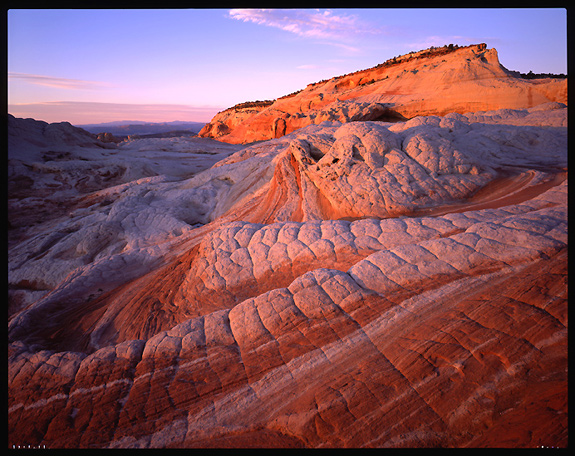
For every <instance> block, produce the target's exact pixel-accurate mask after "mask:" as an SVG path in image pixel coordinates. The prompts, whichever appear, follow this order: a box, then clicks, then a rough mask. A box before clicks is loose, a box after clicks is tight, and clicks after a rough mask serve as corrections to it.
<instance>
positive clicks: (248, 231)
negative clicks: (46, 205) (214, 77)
mask: <svg viewBox="0 0 575 456" xmlns="http://www.w3.org/2000/svg"><path fill="white" fill-rule="evenodd" d="M470 51H471V52H473V49H471V50H470ZM446 56H448V55H446ZM488 57H489V56H486V57H485V58H486V59H488ZM430 61H431V60H430ZM365 103H366V104H365V105H354V107H353V109H349V110H347V111H346V109H347V108H346V105H345V104H344V103H342V104H338V106H339V107H338V108H337V109H339V110H340V111H337V110H336V111H334V112H344V111H345V112H346V114H345V115H347V116H350V118H351V117H353V116H355V114H354V113H355V112H356V111H354V109H358V111H357V112H364V111H362V110H363V109H364V108H365V109H366V110H369V109H370V108H369V106H371V105H370V104H369V103H372V102H365ZM374 103H375V102H374ZM361 106H363V107H361ZM266 109H269V107H268V108H266ZM261 112H262V113H263V112H264V111H261ZM324 112H326V113H327V112H328V111H324ZM366 112H367V111H366ZM326 115H327V114H326ZM337 115H339V114H337ZM337 115H335V117H337ZM362 115H363V114H362ZM335 117H334V118H326V119H324V120H322V123H321V124H311V125H307V126H305V127H304V128H300V129H298V130H297V131H294V132H291V133H289V132H287V133H286V134H285V135H283V136H281V137H279V138H277V139H273V140H269V141H266V142H262V143H257V144H254V145H252V146H250V147H245V148H244V147H240V146H235V145H230V144H223V143H219V142H216V141H213V140H208V139H202V138H186V139H185V141H184V140H183V139H180V140H178V139H177V138H172V139H170V140H167V139H165V140H138V141H132V142H127V143H121V144H120V145H118V146H116V147H115V148H110V149H101V148H100V149H101V150H102V151H104V152H106V153H107V154H108V153H109V154H110V155H104V154H103V153H101V152H98V153H96V149H93V148H91V147H90V148H88V147H75V148H72V149H70V150H66V151H67V152H69V153H70V155H68V156H64V157H62V159H60V160H54V159H51V160H48V161H45V162H42V158H41V157H42V156H43V155H42V154H45V153H46V151H45V149H43V148H42V147H39V146H34V147H28V146H27V148H25V152H26V154H27V155H26V154H24V153H23V152H22V153H21V154H20V155H19V158H18V154H16V155H11V159H10V161H9V166H10V170H11V173H10V174H9V179H12V181H14V179H17V176H18V175H22V176H25V178H26V179H29V180H30V181H31V182H32V184H31V185H30V191H32V190H33V189H36V188H40V187H42V186H47V183H48V180H46V179H48V178H47V177H46V175H47V174H49V173H47V172H46V171H45V168H43V167H42V166H43V165H46V164H50V165H51V166H52V167H53V168H51V169H52V170H53V171H51V172H52V174H55V175H56V176H62V177H59V178H58V179H55V181H56V182H60V183H61V184H62V185H64V184H65V185H64V187H62V188H60V189H59V191H61V192H63V193H61V194H60V195H61V199H59V200H58V202H59V204H60V205H64V206H65V208H66V212H65V213H60V214H53V215H52V216H51V217H50V218H49V219H47V220H38V221H37V224H36V225H30V224H26V223H25V220H24V219H23V218H22V214H23V213H24V212H25V209H26V208H27V209H26V210H29V211H30V210H31V209H30V207H32V208H33V207H38V201H37V200H41V199H42V198H36V200H35V199H34V198H32V195H28V194H20V193H18V192H17V191H16V190H14V191H13V193H12V194H9V198H10V200H9V202H10V206H9V209H10V210H11V211H12V215H11V217H12V220H13V224H17V223H20V225H19V228H18V229H17V232H16V233H14V230H16V228H12V229H11V231H10V232H11V233H12V234H11V236H12V237H11V239H12V241H11V243H10V245H9V264H8V266H9V283H10V288H11V289H10V298H11V302H10V304H9V324H8V336H9V350H8V386H9V393H8V425H9V446H11V447H12V446H14V447H18V446H23V445H30V446H40V447H42V446H46V447H47V448H172V447H173V448H193V447H203V448H206V447H539V446H555V447H562V446H567V444H568V434H567V415H568V408H567V368H568V365H567V364H568V363H567V332H568V329H567V328H568V315H567V244H568V239H567V232H568V229H567V228H568V223H567V209H568V205H567V189H568V180H567V128H566V122H567V120H566V119H567V108H566V106H565V105H562V104H559V103H551V104H546V105H543V106H538V107H535V108H530V109H521V110H510V109H502V110H495V111H482V112H474V113H471V112H469V113H465V114H460V113H459V114H458V113H451V114H448V115H445V116H444V117H437V116H425V117H416V118H414V119H411V120H409V121H400V122H385V121H377V120H372V121H361V120H357V119H356V121H354V122H350V123H342V122H340V121H339V120H337V119H335ZM348 120H349V119H348ZM285 125H286V131H287V130H288V122H286V124H285ZM276 127H277V129H279V130H278V131H280V132H281V131H282V130H283V124H282V123H281V122H278V123H277V125H276ZM19 144H22V143H19ZM46 147H48V146H46ZM109 147H113V146H109ZM162 148H163V149H165V150H161V149H162ZM16 150H17V149H14V151H16ZM22 150H24V149H22ZM27 157H32V159H28V158H27ZM80 157H81V158H83V160H82V159H80ZM138 157H139V158H138ZM200 158H202V159H203V160H204V161H202V162H199V161H198V160H200ZM41 162H42V163H43V164H42V163H41ZM82 162H84V165H82ZM118 162H121V163H123V164H124V166H126V167H127V170H126V171H124V172H123V173H122V174H121V175H118V176H117V177H115V178H114V179H111V180H109V181H104V180H102V181H98V186H97V187H96V188H95V189H93V190H84V191H83V192H81V191H79V190H78V189H77V185H76V184H77V182H80V181H81V179H83V178H84V177H85V174H86V171H85V170H86V169H100V170H101V171H100V172H103V170H105V169H106V167H110V166H112V165H115V164H117V163H118ZM144 164H145V165H146V166H148V168H146V166H144ZM75 166H80V168H77V173H76V174H74V173H73V172H72V171H70V170H72V169H75V168H74V167H75ZM81 166H85V167H81ZM206 168H208V169H206ZM64 169H67V170H68V171H67V174H58V173H62V172H63V171H62V170H64ZM17 170H19V171H18V173H17V172H16V171H17ZM56 170H57V171H56ZM19 173H20V174H19ZM24 173H26V174H24ZM64 176H65V177H64ZM80 176H82V177H80ZM20 179H24V178H20ZM66 186H69V187H70V188H68V187H66ZM15 187H17V186H16V185H15ZM74 188H75V189H76V190H73V189H74ZM66 192H68V193H66ZM62 195H69V196H70V199H69V201H68V202H67V203H66V200H65V198H64V196H62ZM52 197H53V196H52ZM46 198H48V199H49V197H48V196H46ZM15 208H20V209H19V210H20V212H18V211H16V210H15ZM10 232H9V234H10ZM16 234H17V235H16Z"/></svg>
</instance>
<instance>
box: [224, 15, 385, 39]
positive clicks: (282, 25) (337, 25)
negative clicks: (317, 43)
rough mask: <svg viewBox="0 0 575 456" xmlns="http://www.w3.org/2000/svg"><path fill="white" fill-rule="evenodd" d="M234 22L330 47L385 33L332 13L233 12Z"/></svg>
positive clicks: (354, 19)
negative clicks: (329, 45)
mask: <svg viewBox="0 0 575 456" xmlns="http://www.w3.org/2000/svg"><path fill="white" fill-rule="evenodd" d="M229 17H230V18H232V19H236V20H240V21H244V22H253V23H255V24H259V25H265V26H267V27H275V28H279V29H281V30H285V31H286V32H290V33H293V34H295V35H298V36H301V37H305V38H315V39H321V40H328V44H335V43H339V44H340V45H341V43H340V42H341V41H347V40H349V39H351V38H354V37H358V36H361V35H366V34H379V33H382V32H383V30H382V28H381V27H376V26H374V25H372V24H369V23H366V22H365V21H363V20H360V19H359V18H358V17H357V16H356V15H353V14H338V13H334V12H333V11H331V10H317V9H315V10H311V9H310V10H307V9H306V10H301V9H299V10H298V9H289V10H284V9H232V10H230V11H229Z"/></svg>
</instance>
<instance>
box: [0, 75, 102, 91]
mask: <svg viewBox="0 0 575 456" xmlns="http://www.w3.org/2000/svg"><path fill="white" fill-rule="evenodd" d="M8 79H19V80H22V81H24V82H27V83H29V84H35V85H41V86H45V87H54V88H57V89H69V90H97V89H101V88H108V87H112V85H111V84H108V83H105V82H97V81H85V80H82V79H68V78H59V77H53V76H43V75H39V74H27V73H8Z"/></svg>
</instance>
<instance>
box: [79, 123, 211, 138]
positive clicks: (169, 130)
mask: <svg viewBox="0 0 575 456" xmlns="http://www.w3.org/2000/svg"><path fill="white" fill-rule="evenodd" d="M205 124H206V123H205V122H184V121H179V120H175V121H173V122H159V123H154V122H142V121H138V120H120V121H115V122H105V123H99V124H84V125H76V126H77V127H80V128H83V129H84V130H86V131H89V132H90V133H94V134H99V133H111V134H112V135H114V136H117V137H123V136H129V135H140V136H143V135H158V134H160V135H162V136H166V135H168V136H182V135H185V134H193V135H196V134H198V132H199V131H200V130H201V129H202V127H203V126H204V125H205Z"/></svg>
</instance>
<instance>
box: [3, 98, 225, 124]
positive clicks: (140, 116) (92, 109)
mask: <svg viewBox="0 0 575 456" xmlns="http://www.w3.org/2000/svg"><path fill="white" fill-rule="evenodd" d="M223 108H224V107H222V106H191V105H184V104H131V103H103V102H92V101H50V102H42V103H13V104H9V105H8V112H9V113H10V114H12V115H13V116H15V117H32V118H34V119H37V120H44V121H46V122H62V121H67V122H70V123H72V124H74V125H83V124H90V123H100V122H111V121H115V120H126V119H131V120H142V121H146V122H169V121H173V120H186V121H195V122H208V121H209V120H210V119H211V118H212V117H213V116H214V115H215V114H216V113H217V112H218V111H221V110H222V109H223Z"/></svg>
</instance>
